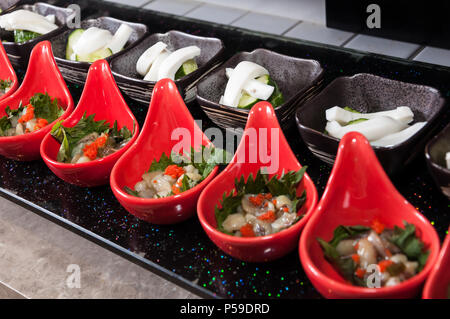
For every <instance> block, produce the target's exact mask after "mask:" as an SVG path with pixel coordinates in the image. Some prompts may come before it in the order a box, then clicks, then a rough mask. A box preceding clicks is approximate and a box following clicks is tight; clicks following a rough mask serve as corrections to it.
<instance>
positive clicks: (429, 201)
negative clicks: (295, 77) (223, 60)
mask: <svg viewBox="0 0 450 319" xmlns="http://www.w3.org/2000/svg"><path fill="white" fill-rule="evenodd" d="M54 2H55V1H54ZM56 2H57V1H56ZM68 3H69V2H67V1H60V2H57V4H58V5H63V6H65V5H66V4H68ZM77 3H79V4H80V5H82V7H84V8H87V9H85V10H83V14H84V16H83V18H87V17H88V16H89V17H92V16H101V15H110V16H112V17H116V18H119V19H122V20H129V21H134V22H142V23H145V24H147V25H148V26H149V30H150V31H151V32H166V31H167V30H173V29H175V30H181V31H184V32H187V33H192V34H198V35H203V36H209V37H217V38H220V39H222V40H223V41H224V43H225V46H226V54H225V55H226V56H225V57H230V56H232V55H233V54H234V53H235V52H237V51H252V50H254V49H256V48H267V49H270V50H273V51H276V52H279V53H282V54H286V55H291V56H296V57H300V58H312V59H315V60H318V61H320V63H321V65H322V67H323V68H324V70H325V73H324V85H327V84H328V83H330V82H331V81H332V80H333V79H335V78H336V77H338V76H342V75H353V74H355V73H361V72H365V73H373V74H377V75H380V76H384V77H388V78H392V79H396V80H401V81H407V82H412V83H418V84H425V85H429V86H432V87H435V88H437V89H439V90H440V91H441V94H442V95H443V96H444V97H446V98H447V99H448V98H450V68H445V67H438V66H433V65H429V64H424V63H419V62H410V61H404V60H400V59H395V58H388V57H383V56H379V55H374V54H364V53H359V52H356V51H352V50H347V49H342V48H336V47H332V46H327V45H319V44H313V43H310V42H306V41H298V40H293V39H287V38H282V37H279V36H271V35H265V34H260V33H255V32H250V31H245V30H241V29H236V28H232V27H227V26H222V25H216V24H211V23H206V22H200V21H196V20H190V19H186V18H183V17H175V16H171V15H167V14H162V13H156V12H152V11H146V10H143V9H139V10H137V9H135V8H131V7H123V6H119V5H114V4H109V3H108V5H105V4H104V3H102V2H99V1H89V6H87V4H88V2H87V1H77ZM17 71H18V74H19V76H23V71H21V70H17ZM69 88H70V90H71V92H72V94H73V97H74V100H75V102H77V101H78V98H79V96H80V93H81V89H82V88H80V87H78V86H72V85H69ZM127 102H128V104H129V106H130V108H131V110H132V111H133V112H134V114H135V116H136V118H137V119H138V121H139V124H141V125H142V124H143V121H144V118H145V115H146V112H147V106H145V105H140V104H138V103H136V102H133V101H132V100H130V99H127ZM188 107H189V109H190V110H191V112H192V114H193V116H194V118H195V119H201V120H202V121H203V129H206V128H208V127H211V126H212V125H213V124H212V123H211V121H209V119H208V118H207V117H206V115H205V114H204V113H203V112H202V111H201V109H200V107H199V105H198V104H196V102H193V103H191V104H189V105H188ZM446 108H447V111H446V112H445V115H444V116H443V117H442V119H441V122H440V123H439V124H438V125H437V126H436V127H435V130H436V131H440V130H441V129H442V128H443V127H444V126H445V124H446V123H448V122H449V119H450V110H449V108H448V105H446ZM285 135H286V137H287V139H288V142H289V143H290V145H291V147H292V149H293V150H294V152H295V154H296V155H297V158H298V159H299V161H300V163H302V164H303V165H308V167H309V168H308V173H309V175H310V176H311V178H312V179H313V181H314V182H315V184H316V187H317V190H318V192H319V195H321V194H322V192H323V189H324V187H325V184H326V182H327V180H328V177H329V174H330V171H331V167H329V166H328V165H327V164H324V163H323V162H321V161H319V160H318V159H317V158H315V157H314V156H313V155H312V153H311V152H310V151H309V150H308V149H307V147H306V145H305V144H304V143H303V142H302V141H301V139H300V138H299V137H300V135H299V133H298V131H297V129H296V127H295V126H294V125H292V126H291V128H289V129H288V130H285ZM0 173H1V178H0V195H1V196H3V197H6V198H8V199H10V200H11V201H14V202H16V203H18V204H19V205H21V206H23V207H25V208H27V209H31V210H32V211H34V212H36V213H38V214H40V215H42V216H44V217H47V218H48V219H50V220H52V221H55V222H57V223H59V224H60V225H63V226H65V227H67V228H68V229H70V230H72V231H75V232H77V233H78V234H80V235H82V236H84V237H86V238H88V239H90V240H93V241H94V242H96V243H99V244H100V245H102V246H103V247H105V248H108V249H110V250H112V251H114V252H116V253H118V254H120V255H122V256H124V257H126V258H127V259H129V260H131V261H133V262H135V263H137V264H139V265H141V266H143V267H145V268H147V269H149V270H150V271H153V272H155V273H157V274H159V275H161V276H163V277H165V278H166V279H168V280H170V281H172V282H174V283H176V284H178V285H180V286H182V287H184V288H186V289H188V290H190V291H192V292H194V293H196V294H198V295H200V296H202V297H219V298H320V295H319V293H318V292H317V291H316V290H315V289H314V288H313V286H312V285H311V283H310V282H309V280H308V278H307V277H306V275H305V273H304V271H303V269H302V267H301V264H300V261H299V257H298V253H297V251H294V252H292V253H291V254H289V255H288V256H286V257H284V258H282V259H280V260H278V261H274V262H270V263H264V264H252V263H246V262H241V261H238V260H236V259H233V258H231V257H229V256H227V255H225V254H224V253H222V252H221V251H220V250H219V249H217V248H216V246H215V245H214V244H213V243H212V242H211V241H210V240H209V239H208V238H207V236H206V234H205V233H204V231H203V229H202V228H201V226H200V224H199V222H198V220H197V219H196V218H192V219H191V220H189V221H187V222H184V223H181V224H178V225H175V226H156V225H151V224H148V223H145V222H142V221H140V220H138V219H137V218H135V217H134V216H132V215H130V214H128V213H127V212H126V211H125V210H124V209H123V208H122V207H121V206H120V204H119V203H118V202H117V200H116V199H115V197H114V196H113V194H112V192H111V190H110V188H109V186H104V187H96V188H90V189H87V188H79V187H76V186H72V185H69V184H67V183H65V182H63V181H61V180H60V179H58V178H57V177H56V176H55V175H53V174H52V173H51V172H50V170H49V169H48V168H47V167H46V166H45V164H44V163H43V162H42V161H36V162H30V163H21V162H15V161H11V160H7V159H5V158H3V157H0ZM393 182H394V184H395V186H396V187H397V188H398V190H399V191H400V193H401V194H402V195H403V196H404V197H405V198H406V199H407V200H408V201H410V202H411V204H412V205H414V206H415V207H417V209H418V210H419V211H420V212H422V213H423V214H424V215H425V216H426V217H427V218H428V219H429V220H430V221H432V223H433V225H434V226H435V228H436V230H437V231H438V233H439V235H440V238H441V240H442V239H443V238H444V236H445V234H446V230H447V228H448V225H449V222H450V209H449V207H450V206H449V205H450V202H449V200H448V199H447V198H446V197H444V196H443V195H442V194H441V193H440V192H439V190H438V189H437V187H436V186H435V185H434V183H433V181H432V178H431V176H430V174H429V172H428V170H427V168H426V164H425V160H424V155H423V153H420V154H419V156H418V157H417V158H416V160H415V161H413V162H412V163H410V164H409V165H408V166H407V167H406V168H405V170H404V172H403V173H399V174H398V175H397V176H394V178H393Z"/></svg>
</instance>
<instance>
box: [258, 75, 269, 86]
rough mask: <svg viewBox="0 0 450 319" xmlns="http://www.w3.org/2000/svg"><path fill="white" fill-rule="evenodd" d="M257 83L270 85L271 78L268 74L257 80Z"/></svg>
mask: <svg viewBox="0 0 450 319" xmlns="http://www.w3.org/2000/svg"><path fill="white" fill-rule="evenodd" d="M256 81H259V82H261V83H264V84H269V81H270V76H269V75H268V74H266V75H262V76H260V77H259V78H256Z"/></svg>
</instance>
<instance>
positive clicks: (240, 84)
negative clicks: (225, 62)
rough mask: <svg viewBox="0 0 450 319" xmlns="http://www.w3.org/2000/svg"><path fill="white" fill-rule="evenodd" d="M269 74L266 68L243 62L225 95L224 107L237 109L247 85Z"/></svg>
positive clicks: (237, 68)
mask: <svg viewBox="0 0 450 319" xmlns="http://www.w3.org/2000/svg"><path fill="white" fill-rule="evenodd" d="M266 74H269V71H267V69H266V68H264V67H262V66H260V65H258V64H256V63H253V62H250V61H242V62H240V63H239V64H238V65H237V66H236V67H235V68H234V70H233V73H232V74H231V76H230V79H229V80H228V83H227V86H226V88H225V93H224V94H223V103H222V104H223V105H227V106H231V107H237V106H238V104H239V100H240V98H241V96H242V90H243V89H244V86H245V85H246V83H247V82H248V81H250V80H253V79H255V78H257V77H260V76H263V75H266Z"/></svg>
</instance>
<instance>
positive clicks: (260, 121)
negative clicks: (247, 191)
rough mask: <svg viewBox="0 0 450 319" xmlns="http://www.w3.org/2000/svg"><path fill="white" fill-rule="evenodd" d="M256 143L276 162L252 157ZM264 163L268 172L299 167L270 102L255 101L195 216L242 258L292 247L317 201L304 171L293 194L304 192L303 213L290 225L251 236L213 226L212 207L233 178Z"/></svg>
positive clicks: (271, 255)
mask: <svg viewBox="0 0 450 319" xmlns="http://www.w3.org/2000/svg"><path fill="white" fill-rule="evenodd" d="M251 136H254V137H255V140H254V141H253V142H252V141H250V137H251ZM258 147H260V149H259V152H258V153H259V154H261V150H263V153H264V152H266V151H267V153H265V154H273V155H271V156H272V157H273V158H274V159H275V161H276V159H278V164H277V163H276V162H275V161H274V160H269V161H267V160H266V159H265V158H261V157H262V156H256V160H254V159H252V157H251V155H250V153H249V150H254V151H255V152H256V150H257V148H258ZM243 159H245V160H243ZM267 166H273V168H274V170H273V172H274V173H273V174H271V175H274V174H276V175H278V176H280V175H281V173H282V172H283V170H284V171H285V172H286V171H291V170H293V171H298V170H299V169H300V168H301V167H302V166H301V165H300V163H299V162H298V161H297V158H296V157H295V155H294V153H293V152H292V150H291V148H290V147H289V144H288V143H287V141H286V138H285V137H284V135H283V132H282V130H281V128H280V125H279V123H278V120H277V117H276V114H275V111H274V110H273V108H272V105H270V103H268V102H259V103H257V104H256V105H255V106H254V107H253V108H252V109H251V110H250V113H249V118H248V121H247V125H246V127H245V131H244V135H243V137H242V140H241V143H240V144H239V146H238V148H237V151H236V154H235V155H234V157H233V159H232V160H231V162H230V164H229V165H228V166H227V167H226V168H225V169H224V171H223V172H222V173H220V174H219V176H217V178H216V179H214V181H212V182H211V184H209V185H208V186H207V187H206V188H205V190H204V191H203V193H202V194H201V195H200V199H199V201H198V205H197V211H198V218H199V219H200V223H201V225H202V226H203V229H204V230H205V232H206V234H207V235H208V236H209V238H210V239H211V240H212V241H213V242H214V243H215V244H216V245H217V246H218V247H219V248H220V249H222V250H223V251H224V252H226V253H227V254H229V255H231V256H233V257H235V258H238V259H241V260H244V261H249V262H265V261H269V260H274V259H277V258H280V257H282V256H284V255H286V254H287V253H289V252H290V251H292V250H294V248H295V247H296V246H297V244H298V239H299V236H300V231H301V230H302V228H303V227H304V226H305V224H306V222H307V221H308V219H309V218H310V216H311V213H312V211H313V209H314V207H315V205H316V203H317V190H316V188H315V186H314V183H313V182H312V180H311V178H310V177H309V176H308V174H305V176H304V178H303V180H302V182H301V183H300V184H299V186H298V188H297V194H301V193H302V192H303V190H306V193H307V199H306V202H305V204H304V205H303V207H302V208H301V209H300V211H299V212H298V213H299V214H305V216H304V217H303V218H302V219H300V221H298V222H297V223H296V224H294V225H293V226H291V227H289V228H287V229H285V230H283V231H281V232H279V233H276V234H273V235H268V236H261V237H253V238H243V237H235V236H231V235H227V234H224V233H222V232H220V231H219V230H217V222H216V218H215V214H214V208H215V207H216V205H217V204H218V203H219V201H220V200H221V199H222V195H223V194H224V192H227V193H229V192H230V191H231V190H233V189H234V183H235V179H236V178H241V176H244V177H245V179H247V178H248V176H249V175H250V173H252V174H253V176H254V175H255V174H256V173H257V172H258V171H259V170H260V169H261V168H262V167H267ZM268 172H269V173H272V172H270V171H268Z"/></svg>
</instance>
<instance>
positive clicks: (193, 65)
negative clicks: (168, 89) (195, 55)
mask: <svg viewBox="0 0 450 319" xmlns="http://www.w3.org/2000/svg"><path fill="white" fill-rule="evenodd" d="M197 69H198V65H197V62H195V60H194V59H191V60H187V61H186V62H184V63H183V64H182V65H181V67H180V68H179V69H178V71H177V72H176V73H175V80H179V79H181V78H182V77H184V76H186V75H188V74H189V73H192V72H194V71H195V70H197Z"/></svg>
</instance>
